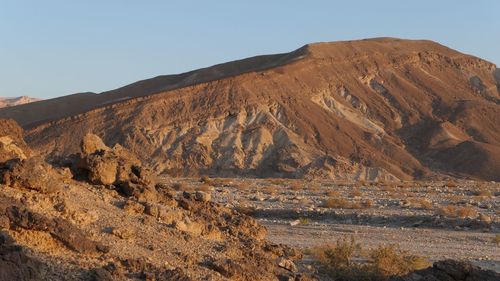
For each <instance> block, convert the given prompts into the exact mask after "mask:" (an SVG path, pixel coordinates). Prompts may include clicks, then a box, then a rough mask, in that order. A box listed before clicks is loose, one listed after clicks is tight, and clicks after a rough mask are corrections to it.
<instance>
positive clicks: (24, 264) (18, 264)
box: [0, 232, 42, 281]
mask: <svg viewBox="0 0 500 281" xmlns="http://www.w3.org/2000/svg"><path fill="white" fill-rule="evenodd" d="M41 268H42V263H41V262H39V261H38V260H35V259H33V258H31V257H30V256H28V255H26V254H25V253H24V251H23V249H22V247H20V246H18V245H15V244H13V240H12V239H11V238H10V237H9V236H8V235H7V234H6V233H4V232H0V280H19V281H28V280H30V281H31V280H41V277H40V275H41V274H40V273H41Z"/></svg>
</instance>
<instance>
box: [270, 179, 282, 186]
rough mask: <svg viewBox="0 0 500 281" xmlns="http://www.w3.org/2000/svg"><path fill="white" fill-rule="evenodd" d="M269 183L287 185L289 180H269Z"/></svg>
mask: <svg viewBox="0 0 500 281" xmlns="http://www.w3.org/2000/svg"><path fill="white" fill-rule="evenodd" d="M267 182H268V183H270V184H273V185H286V183H287V180H285V179H269V180H267Z"/></svg>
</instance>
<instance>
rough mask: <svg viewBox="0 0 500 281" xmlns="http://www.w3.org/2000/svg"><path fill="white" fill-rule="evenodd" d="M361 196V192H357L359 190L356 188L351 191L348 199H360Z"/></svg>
mask: <svg viewBox="0 0 500 281" xmlns="http://www.w3.org/2000/svg"><path fill="white" fill-rule="evenodd" d="M361 195H363V193H361V190H359V188H356V189H354V190H353V191H351V193H350V194H349V197H360V196H361Z"/></svg>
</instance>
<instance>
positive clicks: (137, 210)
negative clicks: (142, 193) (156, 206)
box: [123, 199, 145, 214]
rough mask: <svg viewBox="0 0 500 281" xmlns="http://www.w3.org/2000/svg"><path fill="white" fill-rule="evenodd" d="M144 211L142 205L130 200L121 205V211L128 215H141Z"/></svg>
mask: <svg viewBox="0 0 500 281" xmlns="http://www.w3.org/2000/svg"><path fill="white" fill-rule="evenodd" d="M144 209H145V207H144V205H142V204H140V203H138V202H136V201H134V200H131V199H128V200H127V201H126V202H125V205H123V210H125V211H126V212H127V213H129V214H142V213H144Z"/></svg>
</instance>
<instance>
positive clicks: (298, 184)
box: [288, 181, 304, 191]
mask: <svg viewBox="0 0 500 281" xmlns="http://www.w3.org/2000/svg"><path fill="white" fill-rule="evenodd" d="M288 188H290V189H291V190H293V191H299V190H303V189H304V184H303V183H302V182H300V181H293V182H291V183H289V185H288Z"/></svg>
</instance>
